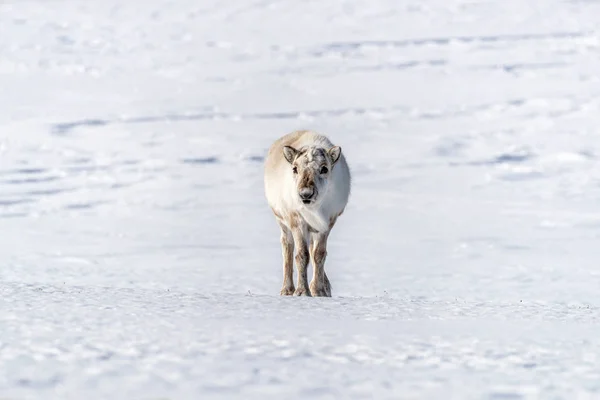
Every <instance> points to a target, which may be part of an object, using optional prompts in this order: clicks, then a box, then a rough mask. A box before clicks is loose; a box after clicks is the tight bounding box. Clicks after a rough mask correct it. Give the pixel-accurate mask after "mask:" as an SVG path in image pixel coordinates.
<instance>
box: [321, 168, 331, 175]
mask: <svg viewBox="0 0 600 400" xmlns="http://www.w3.org/2000/svg"><path fill="white" fill-rule="evenodd" d="M319 172H320V173H321V174H326V173H328V172H329V169H328V168H327V167H321V170H320V171H319Z"/></svg>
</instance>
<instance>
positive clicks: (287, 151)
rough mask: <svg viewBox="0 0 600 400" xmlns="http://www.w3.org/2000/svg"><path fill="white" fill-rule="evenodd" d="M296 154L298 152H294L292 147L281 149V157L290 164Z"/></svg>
mask: <svg viewBox="0 0 600 400" xmlns="http://www.w3.org/2000/svg"><path fill="white" fill-rule="evenodd" d="M296 154H298V150H296V149H295V148H293V147H292V146H284V147H283V156H284V157H285V159H286V160H287V161H288V162H289V163H290V164H291V163H293V162H294V159H295V158H296Z"/></svg>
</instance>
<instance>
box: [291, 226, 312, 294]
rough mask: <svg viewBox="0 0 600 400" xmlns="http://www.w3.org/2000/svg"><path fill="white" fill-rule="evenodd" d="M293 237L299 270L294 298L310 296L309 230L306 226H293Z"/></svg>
mask: <svg viewBox="0 0 600 400" xmlns="http://www.w3.org/2000/svg"><path fill="white" fill-rule="evenodd" d="M292 236H293V237H294V246H295V247H296V256H295V259H296V267H297V268H298V288H296V291H295V292H294V296H310V289H309V288H308V275H307V270H308V262H309V253H308V243H307V236H308V229H307V228H306V226H305V224H293V225H292Z"/></svg>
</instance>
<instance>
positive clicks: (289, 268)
mask: <svg viewBox="0 0 600 400" xmlns="http://www.w3.org/2000/svg"><path fill="white" fill-rule="evenodd" d="M279 226H280V227H281V252H282V254H283V287H282V288H281V292H280V294H281V295H282V296H291V295H293V294H294V290H295V288H294V237H293V236H292V232H290V230H289V229H288V228H287V227H286V226H285V225H284V224H281V223H280V224H279Z"/></svg>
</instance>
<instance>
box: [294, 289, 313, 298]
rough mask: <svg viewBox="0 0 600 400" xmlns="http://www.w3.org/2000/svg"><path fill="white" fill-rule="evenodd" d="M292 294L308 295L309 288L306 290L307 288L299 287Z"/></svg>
mask: <svg viewBox="0 0 600 400" xmlns="http://www.w3.org/2000/svg"><path fill="white" fill-rule="evenodd" d="M294 296H309V297H310V290H308V288H302V287H299V288H298V289H296V291H295V292H294Z"/></svg>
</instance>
